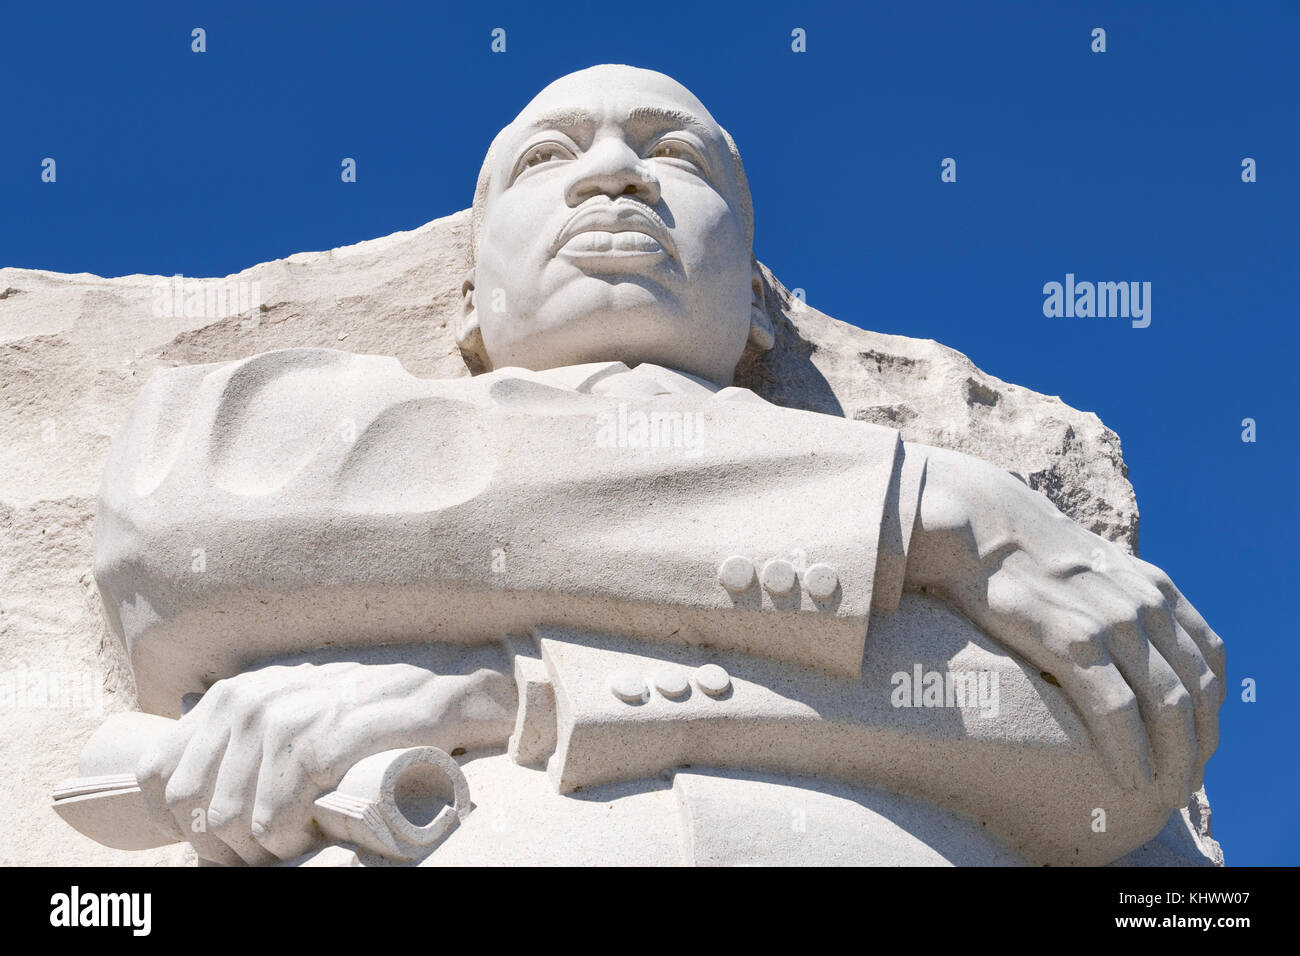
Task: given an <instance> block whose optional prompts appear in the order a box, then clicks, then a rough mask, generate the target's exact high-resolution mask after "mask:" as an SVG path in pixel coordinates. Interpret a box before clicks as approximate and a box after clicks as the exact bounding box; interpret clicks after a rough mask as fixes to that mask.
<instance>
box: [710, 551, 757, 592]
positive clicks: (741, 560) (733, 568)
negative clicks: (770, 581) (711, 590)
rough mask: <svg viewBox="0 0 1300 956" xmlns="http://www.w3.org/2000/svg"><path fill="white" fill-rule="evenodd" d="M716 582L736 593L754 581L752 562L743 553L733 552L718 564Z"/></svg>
mask: <svg viewBox="0 0 1300 956" xmlns="http://www.w3.org/2000/svg"><path fill="white" fill-rule="evenodd" d="M718 583H719V584H721V585H722V586H723V587H724V588H726V589H727V590H728V591H730V592H731V593H732V594H738V593H740V592H741V591H745V590H748V589H749V586H750V585H751V584H753V583H754V562H753V561H751V560H749V558H747V557H745V556H744V555H743V554H733V555H732V556H731V557H729V558H727V560H726V561H723V562H722V564H721V565H719V566H718Z"/></svg>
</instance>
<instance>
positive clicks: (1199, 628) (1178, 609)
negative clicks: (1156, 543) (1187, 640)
mask: <svg viewBox="0 0 1300 956" xmlns="http://www.w3.org/2000/svg"><path fill="white" fill-rule="evenodd" d="M1137 562H1138V564H1139V565H1140V566H1141V567H1142V569H1143V570H1144V571H1145V572H1146V573H1147V577H1148V579H1149V580H1150V581H1151V583H1152V584H1154V585H1155V586H1156V587H1157V588H1158V589H1159V590H1160V593H1161V594H1162V595H1164V598H1165V600H1166V601H1168V602H1169V606H1170V607H1171V608H1172V610H1173V613H1174V617H1175V618H1176V619H1177V621H1178V623H1179V624H1180V625H1181V626H1182V628H1183V630H1185V631H1186V632H1187V634H1188V636H1189V637H1191V639H1192V641H1193V642H1194V643H1195V644H1196V646H1197V649H1199V650H1200V652H1201V656H1202V657H1204V658H1205V661H1206V663H1207V664H1209V666H1210V670H1212V671H1213V672H1214V674H1215V676H1216V677H1218V678H1219V683H1220V684H1221V686H1222V689H1221V691H1220V694H1221V695H1226V694H1227V680H1228V670H1227V666H1228V665H1227V655H1226V652H1225V649H1224V646H1223V639H1222V638H1220V637H1219V635H1218V634H1216V633H1214V630H1213V628H1211V627H1210V625H1209V624H1207V623H1205V618H1203V617H1202V616H1201V612H1200V611H1198V610H1196V608H1195V607H1193V606H1192V602H1191V601H1189V600H1187V598H1186V597H1184V596H1183V592H1182V591H1180V590H1178V587H1177V586H1176V585H1175V584H1174V582H1173V581H1172V580H1171V579H1170V577H1169V575H1167V574H1165V572H1163V571H1161V570H1160V569H1159V568H1157V567H1156V566H1155V565H1154V564H1151V563H1150V562H1148V561H1143V560H1141V559H1140V558H1138V559H1137ZM1219 703H1223V700H1222V697H1221V699H1220V700H1219Z"/></svg>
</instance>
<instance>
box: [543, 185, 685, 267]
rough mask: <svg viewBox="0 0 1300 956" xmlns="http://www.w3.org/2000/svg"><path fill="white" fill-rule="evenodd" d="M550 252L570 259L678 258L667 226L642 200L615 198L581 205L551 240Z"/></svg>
mask: <svg viewBox="0 0 1300 956" xmlns="http://www.w3.org/2000/svg"><path fill="white" fill-rule="evenodd" d="M551 255H552V256H557V255H562V256H565V257H566V258H571V259H580V260H582V259H586V260H595V259H609V260H653V259H660V258H664V257H668V258H671V259H676V258H677V249H676V247H675V246H674V244H673V240H672V236H671V235H670V234H669V232H668V227H667V226H666V225H665V224H664V221H663V220H662V219H660V218H659V216H658V214H656V213H655V211H654V210H653V209H651V208H650V207H649V206H647V205H645V204H644V203H642V202H634V201H629V200H623V199H616V200H614V201H613V202H605V203H601V204H599V205H596V206H592V207H590V208H586V207H584V208H582V209H580V210H579V211H578V213H577V214H576V215H574V216H573V218H571V219H570V220H569V221H568V222H567V223H565V225H564V228H563V229H561V230H560V233H559V235H557V236H556V237H555V241H554V242H552V243H551Z"/></svg>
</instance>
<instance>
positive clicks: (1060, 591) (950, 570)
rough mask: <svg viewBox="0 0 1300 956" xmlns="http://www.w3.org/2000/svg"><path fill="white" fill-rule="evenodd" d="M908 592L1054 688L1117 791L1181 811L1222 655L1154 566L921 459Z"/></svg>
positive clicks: (1193, 781)
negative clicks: (934, 602)
mask: <svg viewBox="0 0 1300 956" xmlns="http://www.w3.org/2000/svg"><path fill="white" fill-rule="evenodd" d="M924 452H925V453H926V455H927V465H926V475H925V484H924V490H923V493H922V498H921V506H920V513H919V515H918V517H917V522H916V527H915V532H914V534H913V537H912V542H911V547H910V550H909V554H908V564H907V586H909V587H913V588H920V589H923V590H927V591H933V592H935V593H936V594H938V595H939V596H940V597H943V598H944V599H945V600H947V601H948V602H949V603H951V604H953V605H954V606H955V607H956V608H957V609H958V610H960V611H962V612H963V613H965V614H966V615H967V616H968V617H969V618H971V620H973V621H974V622H975V623H976V624H978V625H979V626H980V627H981V628H983V629H984V630H985V632H986V633H988V634H989V635H990V636H991V637H993V638H994V639H996V640H998V641H1000V642H1001V643H1003V644H1005V645H1006V646H1008V647H1009V648H1011V649H1012V650H1013V651H1016V652H1017V653H1019V654H1021V655H1023V656H1024V657H1025V658H1027V659H1028V660H1029V661H1031V662H1032V663H1033V664H1034V665H1035V666H1036V667H1038V668H1040V669H1041V670H1042V671H1044V672H1046V673H1048V674H1051V675H1052V676H1053V677H1054V678H1055V679H1056V680H1057V681H1058V682H1059V684H1060V686H1061V687H1062V689H1064V690H1065V692H1066V693H1067V694H1069V695H1070V697H1071V699H1072V700H1073V702H1074V703H1075V705H1076V707H1077V708H1078V709H1079V711H1080V712H1081V714H1082V716H1083V718H1084V721H1085V722H1086V724H1087V726H1088V728H1089V730H1090V731H1091V733H1092V736H1093V739H1094V740H1095V742H1096V744H1097V746H1098V748H1099V749H1100V750H1101V752H1102V754H1103V757H1104V758H1105V760H1106V762H1107V764H1108V765H1109V767H1110V768H1111V770H1112V772H1113V773H1114V775H1115V777H1116V778H1117V780H1118V781H1119V782H1120V783H1121V784H1122V785H1123V786H1125V787H1126V788H1129V789H1144V788H1146V787H1148V786H1151V785H1152V784H1153V783H1154V784H1155V785H1156V786H1157V787H1158V788H1159V795H1160V798H1161V800H1162V802H1163V803H1164V805H1165V806H1167V807H1169V808H1170V809H1177V808H1180V807H1183V806H1186V805H1187V802H1188V799H1189V798H1190V795H1191V793H1192V792H1193V791H1195V790H1197V789H1199V788H1200V786H1201V782H1202V778H1203V774H1204V769H1205V762H1206V761H1207V760H1208V759H1209V758H1210V756H1211V755H1212V754H1213V753H1214V750H1215V748H1216V747H1217V746H1218V741H1219V718H1218V711H1219V705H1220V704H1221V703H1222V702H1223V698H1224V696H1225V694H1226V684H1225V670H1224V666H1225V665H1224V651H1223V642H1222V641H1221V640H1220V639H1219V637H1218V635H1217V634H1215V633H1214V631H1213V630H1211V629H1210V627H1209V625H1207V624H1206V623H1205V620H1204V618H1202V617H1201V615H1200V614H1198V613H1197V611H1196V609H1195V608H1194V607H1192V605H1191V604H1190V603H1189V602H1188V601H1187V599H1186V598H1185V597H1183V595H1182V593H1181V592H1179V590H1178V589H1177V588H1176V587H1175V586H1174V583H1173V582H1172V581H1171V580H1170V579H1169V577H1168V576H1167V575H1166V574H1165V573H1164V572H1163V571H1161V570H1160V569H1159V568H1157V567H1155V566H1154V565H1151V564H1148V563H1147V562H1145V561H1142V560H1140V559H1138V558H1135V557H1133V556H1132V555H1129V554H1127V553H1126V552H1124V551H1123V550H1121V549H1120V548H1118V547H1116V546H1115V545H1113V544H1111V543H1109V542H1107V541H1105V540H1103V539H1102V538H1100V537H1098V536H1097V535H1095V534H1093V533H1091V532H1090V531H1087V530H1085V529H1084V528H1082V527H1080V526H1079V525H1078V524H1076V523H1075V522H1073V521H1071V520H1070V519H1069V518H1067V517H1066V516H1065V515H1063V514H1062V513H1061V512H1060V511H1059V510H1057V508H1056V507H1055V506H1054V505H1053V504H1052V503H1051V502H1050V501H1048V500H1047V498H1045V497H1044V496H1043V495H1041V494H1039V493H1037V492H1035V491H1033V490H1031V489H1030V488H1028V487H1026V486H1025V485H1024V484H1022V483H1021V482H1020V481H1018V480H1017V479H1016V478H1014V477H1013V476H1011V475H1009V474H1008V473H1006V472H1004V471H1001V470H1000V469H998V468H995V467H994V466H992V465H989V464H987V463H985V462H981V461H978V460H976V459H973V458H970V457H968V456H966V455H960V454H957V453H955V452H948V451H941V450H939V449H925V450H924Z"/></svg>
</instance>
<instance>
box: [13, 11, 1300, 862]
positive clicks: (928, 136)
mask: <svg viewBox="0 0 1300 956" xmlns="http://www.w3.org/2000/svg"><path fill="white" fill-rule="evenodd" d="M196 26H200V27H203V28H204V29H206V31H207V43H208V51H207V52H206V53H204V54H202V55H199V54H194V53H192V52H191V51H190V30H191V29H192V28H193V27H196ZM494 27H503V28H505V29H506V31H507V33H506V37H507V50H506V52H505V53H504V54H493V53H492V52H491V51H490V49H489V44H490V39H491V38H490V31H491V30H492V29H493V28H494ZM795 27H801V28H803V29H804V30H806V31H807V52H806V53H802V54H796V53H794V52H792V51H791V48H790V42H791V41H790V34H791V30H792V29H794V28H795ZM1094 27H1102V28H1104V29H1105V30H1106V31H1107V51H1106V52H1105V53H1104V54H1095V53H1093V52H1092V51H1091V50H1090V44H1091V31H1092V29H1093V28H1094ZM3 36H4V43H3V46H4V55H3V56H2V57H0V89H4V90H6V91H8V93H9V94H10V95H9V99H8V110H7V117H6V121H5V124H4V126H3V128H2V129H0V205H2V209H3V211H2V212H0V265H10V266H22V267H28V268H41V269H51V270H57V271H64V272H91V273H96V274H99V275H123V274H129V273H156V274H162V275H171V274H174V273H183V274H185V275H195V276H204V275H225V274H228V273H231V272H235V271H238V270H240V269H242V268H244V267H246V266H248V265H251V264H253V263H256V262H260V261H264V260H267V259H272V258H277V257H282V256H286V255H289V254H291V253H294V252H299V251H305V250H313V249H328V248H331V247H334V246H339V245H344V244H347V243H352V242H357V241H359V240H362V239H368V238H373V237H375V236H380V235H385V234H387V233H390V232H393V231H395V230H398V229H410V228H412V227H415V226H417V225H420V224H421V223H424V222H426V221H428V220H430V219H434V218H437V217H439V216H442V215H445V214H447V213H450V212H453V211H455V210H457V209H461V208H464V207H465V206H467V205H469V201H470V198H471V195H472V192H473V184H474V179H475V175H476V173H477V170H478V166H479V163H480V161H481V159H482V155H483V152H484V150H485V149H486V147H487V144H488V142H489V141H490V139H491V137H492V135H493V134H494V133H495V132H496V130H497V129H498V128H499V127H500V126H501V125H502V124H503V123H504V122H505V121H506V120H507V119H508V118H509V117H511V116H513V115H514V114H515V113H516V112H517V111H518V109H519V108H520V107H521V106H522V105H523V104H524V103H525V102H526V101H527V100H528V99H529V98H530V97H531V96H532V95H533V94H534V93H535V92H536V91H537V90H538V89H540V88H541V87H542V86H543V85H545V84H546V83H547V82H549V81H550V80H551V79H554V78H555V77H557V76H559V75H561V74H563V73H566V72H569V71H571V70H574V69H578V68H581V67H585V66H589V65H591V64H593V63H600V62H626V63H632V64H635V65H639V66H645V67H650V68H654V69H658V70H662V71H664V72H666V73H669V74H670V75H672V76H675V77H676V78H678V79H679V80H681V81H682V82H684V83H685V84H686V85H687V86H688V87H690V88H691V89H692V90H693V91H694V92H695V93H696V94H697V95H698V96H699V97H700V98H701V99H702V100H703V101H704V103H705V104H706V105H707V106H708V107H709V109H710V110H711V112H712V113H713V114H714V115H715V116H716V117H717V118H718V119H719V120H720V121H721V122H722V123H723V124H724V125H726V126H727V127H728V129H729V130H730V131H731V132H732V134H733V135H734V136H735V138H736V139H737V141H738V143H739V144H740V147H741V150H742V153H743V155H744V158H745V163H746V167H747V170H748V173H749V177H750V181H751V185H752V188H753V193H754V196H755V210H756V217H757V218H756V247H757V252H758V255H759V257H760V258H761V259H762V260H763V261H764V262H766V263H767V264H768V265H769V266H771V267H772V269H773V270H774V271H775V272H776V274H777V275H778V276H779V277H780V278H781V279H782V280H783V281H784V282H785V283H786V284H787V285H789V286H792V287H794V286H798V287H801V288H803V289H805V290H806V292H807V297H808V301H809V302H810V303H811V304H812V305H814V306H816V307H817V308H819V309H821V310H822V311H824V312H827V313H829V314H831V315H834V316H836V317H838V318H840V319H843V320H845V321H848V322H852V323H854V324H856V325H861V326H864V327H867V328H872V329H877V330H880V331H884V332H892V333H898V334H903V335H911V336H917V337H923V338H933V339H937V340H938V341H940V342H943V343H945V344H947V345H950V346H952V347H954V348H956V349H959V350H960V351H962V352H964V353H966V354H967V355H969V356H970V357H971V358H972V359H973V360H974V361H975V362H976V364H978V365H979V366H981V367H982V368H984V369H985V370H987V371H989V372H991V373H992V374H994V375H997V376H998V377H1000V378H1003V379H1005V380H1007V381H1010V382H1015V383H1017V384H1020V385H1024V386H1027V387H1030V388H1033V389H1036V390H1038V391H1041V392H1045V393H1048V394H1052V395H1060V396H1061V397H1062V398H1063V399H1064V400H1065V401H1066V402H1068V403H1069V404H1071V405H1073V406H1075V407H1076V408H1080V409H1085V410H1088V411H1093V412H1096V413H1097V414H1098V415H1099V416H1100V417H1101V419H1102V420H1103V421H1104V422H1106V424H1108V425H1109V426H1110V427H1112V428H1114V429H1115V430H1116V431H1117V432H1118V433H1119V435H1120V437H1121V438H1122V440H1123V448H1124V456H1125V459H1126V460H1127V462H1128V466H1129V469H1130V477H1131V479H1132V481H1133V483H1134V486H1135V488H1136V490H1137V496H1138V504H1139V507H1140V509H1141V513H1142V531H1141V541H1142V555H1143V557H1145V558H1147V559H1148V560H1150V561H1153V562H1154V563H1156V564H1158V565H1160V566H1162V567H1163V568H1165V569H1166V570H1167V571H1169V573H1170V574H1171V575H1172V576H1173V578H1174V580H1175V582H1177V583H1178V584H1179V586H1180V587H1181V588H1182V590H1183V591H1184V592H1185V593H1186V594H1187V595H1188V596H1189V597H1190V598H1191V600H1192V601H1193V602H1194V603H1195V604H1196V605H1197V606H1198V608H1199V609H1200V610H1201V611H1202V612H1203V613H1204V614H1205V616H1206V618H1207V619H1208V620H1209V621H1210V623H1211V624H1212V625H1213V626H1214V627H1215V628H1216V629H1217V630H1218V631H1219V633H1220V634H1221V635H1222V636H1223V638H1224V639H1225V641H1226V642H1227V645H1228V665H1229V696H1228V700H1227V702H1226V703H1225V704H1224V707H1223V711H1222V720H1223V740H1222V744H1221V746H1220V749H1219V752H1218V754H1217V755H1216V756H1215V757H1214V759H1213V760H1212V761H1211V763H1210V766H1209V770H1208V773H1207V787H1208V790H1209V794H1210V798H1211V801H1212V804H1213V807H1214V829H1215V833H1216V835H1217V836H1218V837H1219V838H1220V840H1221V841H1222V842H1223V844H1224V848H1225V852H1226V854H1227V858H1228V862H1229V863H1230V864H1238V865H1244V864H1296V863H1298V862H1300V823H1298V822H1297V820H1296V817H1295V815H1294V813H1292V812H1291V810H1290V807H1291V805H1292V802H1293V800H1294V794H1295V789H1296V786H1297V783H1298V781H1297V759H1296V757H1297V748H1296V743H1295V732H1296V729H1297V721H1296V718H1295V713H1296V706H1297V704H1296V693H1295V691H1296V689H1297V687H1298V686H1300V655H1298V654H1297V653H1296V651H1295V650H1294V649H1293V647H1294V645H1295V642H1296V627H1295V614H1294V613H1293V612H1290V611H1287V610H1286V609H1287V607H1288V606H1289V602H1290V600H1292V596H1293V594H1294V591H1295V587H1294V581H1293V576H1294V571H1295V567H1296V560H1295V556H1294V550H1293V549H1294V547H1295V540H1296V537H1297V530H1298V522H1297V496H1296V493H1295V478H1296V473H1297V457H1298V455H1297V442H1296V418H1297V403H1296V401H1295V398H1294V393H1293V389H1294V386H1295V378H1296V374H1295V368H1294V366H1295V362H1296V359H1297V357H1300V348H1297V346H1298V345H1300V333H1297V329H1296V320H1297V318H1298V317H1300V312H1298V310H1297V294H1298V291H1300V290H1297V282H1296V276H1297V268H1296V260H1297V254H1298V253H1300V239H1298V238H1297V214H1298V213H1300V186H1298V185H1297V184H1298V183H1300V123H1298V122H1297V114H1296V94H1297V92H1298V91H1300V54H1298V53H1297V50H1300V5H1297V4H1296V3H1282V2H1253V3H1239V4H1222V3H1187V2H1180V3H1174V2H1169V3H1088V4H1078V3H1051V4H1043V3H1029V2H1025V3H1003V2H989V3H981V4H967V3H956V2H953V3H902V2H898V3H892V4H873V3H862V4H858V3H855V4H847V3H845V4H808V3H785V4H783V3H762V2H758V3H747V4H745V5H743V7H738V8H735V9H732V8H731V7H730V5H725V6H724V5H721V4H709V3H702V2H693V3H675V2H656V3H654V4H634V5H624V4H610V3H607V2H605V3H579V2H571V0H556V2H553V3H549V4H539V3H518V4H500V3H492V2H486V3H477V2H476V3H473V4H470V3H454V4H453V3H445V2H421V3H400V4H399V3H392V4H390V3H382V2H372V3H365V4H351V3H348V4H343V3H331V2H316V3H311V4H301V5H298V6H297V8H292V7H290V6H289V5H285V6H284V7H283V8H280V7H279V6H278V5H277V6H276V8H274V9H273V8H271V6H270V5H267V4H260V3H259V4H252V3H226V2H223V3H184V4H181V3H134V4H133V3H124V4H112V5H104V4H89V3H87V4H59V5H58V7H57V8H55V7H52V6H50V5H49V4H46V3H18V2H11V3H9V4H7V5H6V10H5V15H4V18H3ZM47 156H49V157H54V158H55V159H56V160H57V163H58V182H57V183H56V184H53V185H50V184H45V183H42V182H41V181H40V163H41V160H42V159H43V158H44V157H47ZM345 156H350V157H355V158H356V160H357V163H358V181H357V182H356V183H355V184H350V185H344V184H342V183H341V182H340V177H339V164H340V160H341V158H342V157H345ZM944 157H953V158H955V159H956V160H957V164H958V165H957V172H958V178H957V182H956V183H941V182H940V177H939V172H940V165H939V164H940V161H941V159H943V158H944ZM1244 157H1252V158H1254V159H1255V160H1256V162H1257V169H1258V181H1257V182H1255V183H1250V184H1247V183H1243V182H1242V181H1241V162H1242V159H1243V158H1244ZM1067 272H1072V273H1074V274H1075V275H1076V276H1077V277H1078V278H1079V279H1093V280H1131V281H1149V282H1151V283H1152V303H1151V306H1152V313H1151V318H1152V322H1151V325H1150V326H1149V327H1148V328H1145V329H1134V328H1132V327H1130V325H1129V323H1128V322H1126V321H1124V320H1122V319H1096V318H1093V319H1083V318H1076V319H1064V318H1053V319H1049V318H1045V317H1044V315H1043V311H1042V302H1043V295H1042V291H1041V290H1042V287H1043V284H1044V283H1045V282H1048V281H1052V280H1055V281H1063V280H1064V277H1065V274H1066V273H1067ZM1246 417H1251V418H1254V419H1255V420H1256V422H1257V423H1258V424H1257V427H1258V441H1257V442H1255V443H1253V444H1248V443H1244V442H1242V440H1241V431H1242V428H1241V421H1242V419H1243V418H1246ZM1247 677H1249V678H1254V679H1255V680H1256V681H1257V682H1258V701H1257V702H1256V703H1244V702H1242V701H1241V699H1240V686H1241V681H1242V679H1244V678H1247Z"/></svg>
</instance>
